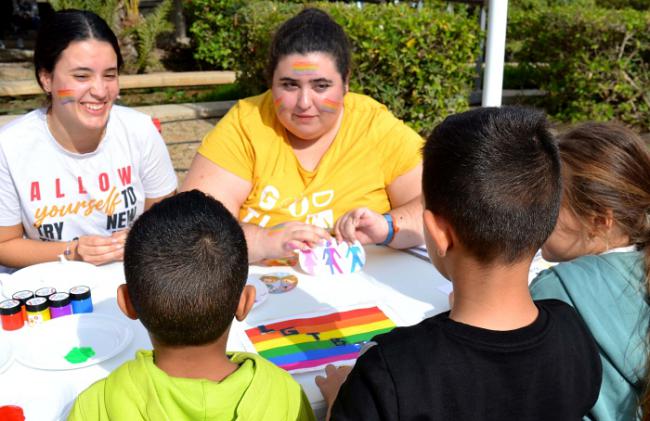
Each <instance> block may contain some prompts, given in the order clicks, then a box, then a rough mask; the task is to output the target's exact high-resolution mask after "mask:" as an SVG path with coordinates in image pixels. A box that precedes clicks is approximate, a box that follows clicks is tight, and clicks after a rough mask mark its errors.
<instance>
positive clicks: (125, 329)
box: [14, 313, 133, 370]
mask: <svg viewBox="0 0 650 421" xmlns="http://www.w3.org/2000/svg"><path fill="white" fill-rule="evenodd" d="M131 339H133V331H132V330H131V327H130V326H129V325H128V324H127V323H126V321H125V320H121V319H118V318H116V317H112V316H108V315H105V314H97V313H83V314H73V315H70V316H63V317H58V318H56V319H53V320H50V321H47V322H45V323H43V324H40V325H37V326H35V327H27V328H23V331H22V332H21V335H20V336H19V337H18V338H17V340H16V342H15V344H14V354H15V357H16V360H17V361H18V362H20V363H21V364H23V365H26V366H28V367H32V368H39V369H42V370H73V369H76V368H83V367H88V366H89V365H93V364H97V363H99V362H102V361H104V360H107V359H109V358H111V357H113V356H115V355H117V354H118V353H119V352H120V351H122V350H123V349H124V348H126V347H127V346H128V345H129V343H131ZM74 347H92V349H93V350H94V351H95V355H94V356H93V357H90V358H89V359H88V360H86V361H85V362H82V363H78V364H72V363H70V362H68V360H66V359H65V356H66V355H67V354H68V352H70V351H71V350H72V348H74Z"/></svg>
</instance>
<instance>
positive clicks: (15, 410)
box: [0, 405, 25, 421]
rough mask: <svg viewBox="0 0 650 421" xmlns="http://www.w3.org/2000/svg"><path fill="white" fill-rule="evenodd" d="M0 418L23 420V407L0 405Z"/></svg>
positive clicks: (4, 419)
mask: <svg viewBox="0 0 650 421" xmlns="http://www.w3.org/2000/svg"><path fill="white" fill-rule="evenodd" d="M0 420H3V421H24V420H25V413H24V412H23V408H21V407H19V406H16V405H4V406H0Z"/></svg>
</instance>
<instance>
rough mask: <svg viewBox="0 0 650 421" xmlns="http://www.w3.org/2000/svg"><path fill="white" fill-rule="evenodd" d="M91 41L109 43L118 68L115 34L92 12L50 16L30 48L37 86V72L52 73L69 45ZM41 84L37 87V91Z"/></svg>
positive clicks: (69, 11)
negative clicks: (32, 51) (32, 48)
mask: <svg viewBox="0 0 650 421" xmlns="http://www.w3.org/2000/svg"><path fill="white" fill-rule="evenodd" d="M88 39H95V40H98V41H104V42H108V43H109V44H111V46H112V47H113V50H114V51H115V55H117V67H118V69H119V68H121V67H122V64H123V62H124V61H123V59H122V53H121V52H120V45H119V43H118V42H117V37H116V36H115V33H114V32H113V31H112V30H111V28H110V27H109V26H108V24H107V23H106V22H105V21H104V20H103V19H102V18H100V17H99V16H97V15H96V14H94V13H93V12H88V11H85V10H76V9H65V10H59V11H58V12H55V13H53V14H51V15H50V16H49V17H48V18H47V20H45V22H43V24H42V25H41V28H40V29H39V31H38V35H37V36H36V45H35V47H34V73H35V75H36V81H37V82H38V84H39V85H41V78H40V77H39V73H40V72H41V70H44V71H46V72H48V73H52V71H53V70H54V67H56V63H57V62H58V61H59V58H60V57H61V53H63V51H64V50H65V49H66V48H68V46H69V45H70V43H72V42H75V41H85V40H88ZM42 87H43V85H41V88H42Z"/></svg>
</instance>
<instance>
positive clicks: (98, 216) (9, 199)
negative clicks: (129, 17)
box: [0, 10, 177, 267]
mask: <svg viewBox="0 0 650 421" xmlns="http://www.w3.org/2000/svg"><path fill="white" fill-rule="evenodd" d="M34 64H35V72H36V78H37V80H38V83H39V84H40V86H41V88H43V90H44V91H45V93H46V95H47V98H48V101H47V107H45V108H42V109H37V110H34V111H32V112H30V113H28V114H26V115H25V116H23V117H21V118H19V119H17V120H14V121H12V122H11V123H9V124H8V125H6V126H4V127H2V129H0V265H4V266H9V267H24V266H27V265H31V264H35V263H39V262H46V261H52V260H56V259H57V257H58V256H59V255H64V256H66V257H67V258H68V259H70V260H72V259H74V260H83V261H86V262H90V263H94V264H103V263H107V262H111V261H115V260H121V259H122V256H123V246H124V241H125V239H126V233H127V231H128V227H129V226H130V224H131V223H132V222H133V221H134V220H135V218H137V217H138V216H139V215H140V214H141V213H142V212H144V211H145V210H146V209H148V208H149V207H150V206H151V205H152V204H153V203H155V202H158V201H160V200H162V199H163V198H165V197H167V196H170V195H172V194H174V192H175V191H176V185H177V179H176V176H175V174H174V170H173V167H172V164H171V161H170V159H169V154H168V152H167V149H166V147H165V144H164V142H163V140H162V138H161V137H160V134H159V133H158V131H157V130H156V128H155V126H154V124H153V122H152V121H151V118H150V117H148V116H146V115H144V114H142V113H139V112H137V111H134V110H130V109H128V108H125V107H120V106H115V105H113V102H114V101H115V99H116V98H117V97H118V94H119V84H118V72H119V68H120V66H121V65H122V56H121V54H120V49H119V46H118V42H117V38H116V37H115V34H114V33H113V32H112V31H111V29H110V28H109V27H108V25H107V24H106V22H104V21H103V20H102V19H101V18H100V17H98V16H97V15H95V14H93V13H91V12H86V11H79V10H65V11H59V12H56V13H55V14H54V15H53V16H52V17H51V18H50V19H49V20H48V21H46V22H45V23H44V25H43V26H42V28H41V30H40V31H39V34H38V37H37V40H36V48H35V51H34Z"/></svg>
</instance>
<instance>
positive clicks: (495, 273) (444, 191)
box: [317, 107, 601, 420]
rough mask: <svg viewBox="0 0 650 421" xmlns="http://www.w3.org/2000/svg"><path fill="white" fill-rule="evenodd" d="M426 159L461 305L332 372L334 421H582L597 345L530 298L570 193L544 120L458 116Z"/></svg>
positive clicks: (428, 233) (527, 115)
mask: <svg viewBox="0 0 650 421" xmlns="http://www.w3.org/2000/svg"><path fill="white" fill-rule="evenodd" d="M423 153H424V163H423V175H422V177H423V182H422V185H423V195H424V204H425V211H424V216H423V217H424V227H425V237H426V241H427V249H428V251H429V256H430V257H431V261H432V262H433V264H434V265H435V266H436V268H437V269H438V270H439V271H440V273H441V274H443V275H444V276H445V277H446V278H447V279H449V280H450V281H451V282H452V283H453V285H454V294H455V302H454V304H453V307H452V309H451V311H450V312H446V313H442V314H439V315H437V316H435V317H432V318H429V319H426V320H424V321H423V322H421V323H419V324H418V325H415V326H411V327H404V328H397V329H395V330H393V331H392V332H390V333H387V334H384V335H380V336H377V337H376V338H375V342H376V344H375V345H374V346H371V347H370V348H369V349H368V350H367V351H366V353H365V354H363V355H362V356H361V357H360V358H359V360H358V361H357V364H356V365H355V367H354V368H353V369H352V371H351V372H349V368H338V369H337V368H334V367H332V366H330V367H328V369H327V370H326V372H327V374H328V378H327V379H325V378H322V377H320V378H318V379H317V383H318V385H319V387H320V388H321V391H322V392H323V395H324V396H325V399H326V400H327V401H328V403H329V404H330V407H331V416H332V419H336V420H348V419H349V420H375V419H381V420H396V419H403V420H414V419H417V420H428V419H431V420H578V419H581V418H582V416H583V415H585V414H586V413H587V411H588V410H589V409H590V408H591V407H592V406H593V405H594V403H595V402H596V399H597V397H598V391H599V388H600V381H601V366H600V360H599V357H598V352H597V349H596V345H595V344H594V342H593V339H592V337H591V335H590V333H589V332H588V331H587V328H586V327H585V325H584V323H583V322H582V320H581V319H580V318H579V317H578V315H577V314H576V312H575V311H574V310H573V308H571V307H570V306H568V305H567V304H564V303H562V302H560V301H556V300H544V301H537V302H533V300H532V298H531V296H530V293H529V291H528V269H529V266H530V263H531V261H532V258H533V256H534V254H535V252H536V250H537V249H539V247H540V246H541V245H542V243H544V241H545V240H546V238H547V237H548V236H549V234H550V233H551V231H552V230H553V228H554V226H555V221H556V218H557V214H558V210H559V205H560V196H561V184H560V163H559V157H558V149H557V146H556V144H555V142H554V139H553V137H552V136H551V134H550V133H549V132H548V129H547V123H546V119H545V117H544V115H543V114H542V113H540V112H536V111H532V110H528V109H523V108H514V107H512V108H511V107H504V108H482V109H477V110H473V111H469V112H466V113H462V114H457V115H453V116H451V117H448V118H447V119H446V120H445V121H444V122H443V123H442V124H440V125H439V126H438V127H436V129H435V130H434V131H433V133H432V134H431V136H430V137H429V139H428V140H427V143H426V145H425V146H424V149H423ZM348 372H349V375H348V376H347V380H345V376H346V375H347V374H348ZM344 380H345V383H344V384H343V385H342V386H340V385H341V383H342V382H343V381H344ZM339 387H340V390H338V388H339ZM337 390H338V396H336V395H337ZM334 398H336V400H335V402H332V401H334ZM332 403H333V406H331V405H332Z"/></svg>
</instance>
